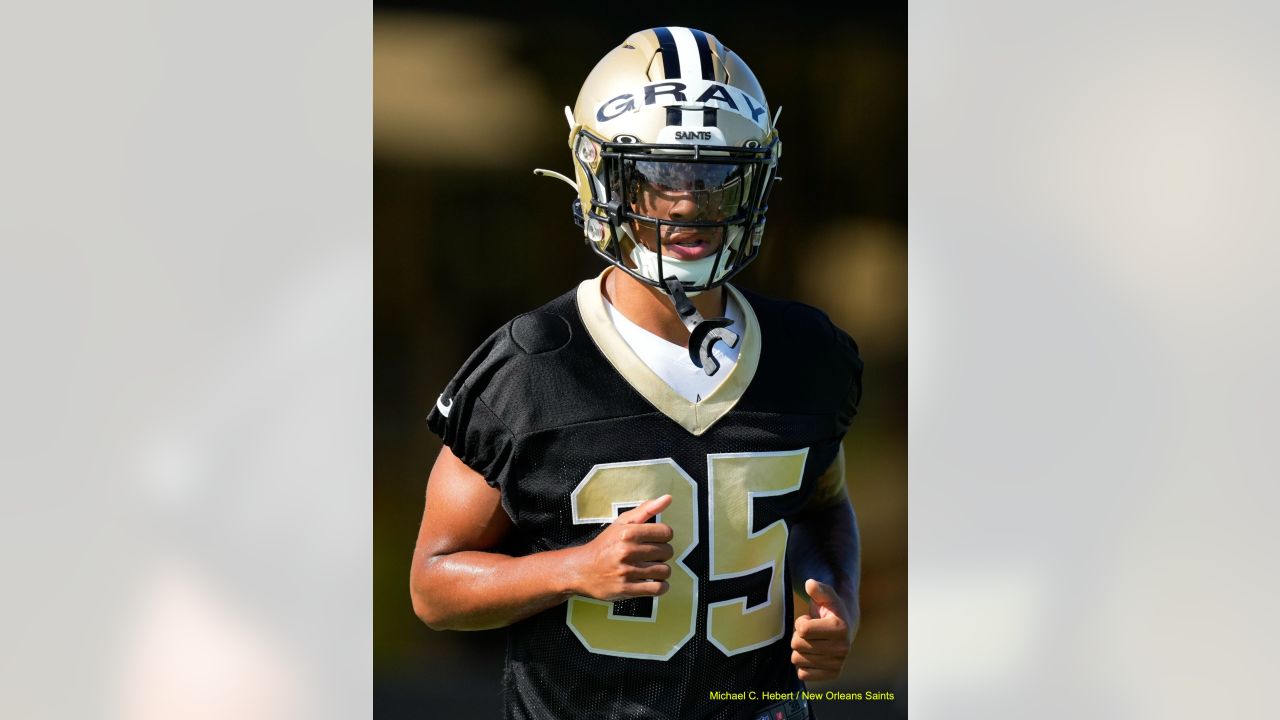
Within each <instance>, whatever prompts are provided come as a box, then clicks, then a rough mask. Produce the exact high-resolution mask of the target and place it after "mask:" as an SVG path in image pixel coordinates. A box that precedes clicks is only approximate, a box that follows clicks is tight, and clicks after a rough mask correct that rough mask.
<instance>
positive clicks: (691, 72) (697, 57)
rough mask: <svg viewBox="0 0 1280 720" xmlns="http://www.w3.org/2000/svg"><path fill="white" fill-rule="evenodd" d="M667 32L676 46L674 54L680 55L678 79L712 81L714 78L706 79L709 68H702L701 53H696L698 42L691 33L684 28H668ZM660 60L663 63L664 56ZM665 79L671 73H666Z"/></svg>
mask: <svg viewBox="0 0 1280 720" xmlns="http://www.w3.org/2000/svg"><path fill="white" fill-rule="evenodd" d="M667 31H668V32H670V33H671V38H672V40H674V41H675V44H676V52H678V53H679V55H680V75H679V77H697V78H703V79H711V80H714V79H715V77H714V76H712V77H711V78H707V71H708V70H710V69H711V68H709V67H703V66H702V53H699V52H698V41H697V39H696V38H694V37H693V31H692V30H690V29H689V28H686V27H669V28H667ZM662 59H663V62H665V61H666V59H667V58H666V56H665V55H664V56H663V58H662ZM695 73H697V74H696V75H695ZM667 77H668V78H671V77H672V75H671V73H667Z"/></svg>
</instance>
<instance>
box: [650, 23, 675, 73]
mask: <svg viewBox="0 0 1280 720" xmlns="http://www.w3.org/2000/svg"><path fill="white" fill-rule="evenodd" d="M653 33H654V34H655V35H657V36H658V46H659V47H660V48H662V71H663V72H664V73H666V76H667V77H666V79H667V80H670V79H672V78H678V77H680V51H679V50H678V49H677V48H676V39H675V38H673V37H671V31H670V30H669V29H667V28H664V27H660V28H654V29H653Z"/></svg>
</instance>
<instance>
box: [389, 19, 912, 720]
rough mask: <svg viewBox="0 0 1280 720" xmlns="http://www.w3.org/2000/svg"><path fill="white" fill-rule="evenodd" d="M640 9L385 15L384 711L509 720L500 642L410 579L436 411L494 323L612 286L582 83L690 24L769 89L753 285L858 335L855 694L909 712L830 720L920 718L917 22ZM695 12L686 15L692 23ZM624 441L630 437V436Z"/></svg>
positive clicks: (835, 710) (857, 707)
mask: <svg viewBox="0 0 1280 720" xmlns="http://www.w3.org/2000/svg"><path fill="white" fill-rule="evenodd" d="M680 7H681V9H680V10H679V11H678V12H669V13H667V14H652V15H650V14H645V13H639V12H636V11H635V10H634V8H633V7H632V6H630V5H627V4H615V5H603V6H597V7H588V6H580V7H579V8H577V9H572V10H571V9H563V10H546V9H535V8H527V9H524V10H519V11H511V12H509V13H505V14H493V13H490V14H486V15H481V14H477V13H475V12H471V11H468V10H467V9H466V7H465V6H464V5H463V4H461V3H458V4H457V5H456V6H454V7H449V6H448V5H440V4H436V5H434V6H433V7H430V8H428V7H426V6H424V5H421V4H410V3H382V4H379V5H376V6H375V12H374V97H373V103H374V138H373V145H374V148H373V149H374V153H373V178H374V402H375V408H374V450H375V453H374V455H375V457H374V513H375V515H374V647H373V653H374V704H375V712H376V715H377V717H379V718H380V719H381V720H390V719H393V718H410V717H413V718H420V717H429V716H435V715H439V714H445V713H447V714H449V715H451V716H461V717H500V716H501V701H500V682H501V672H502V662H503V652H504V635H503V632H502V631H500V630H499V631H491V632H483V633H456V632H439V633H438V632H434V631H432V630H430V629H428V628H427V627H426V626H425V625H423V624H422V623H421V622H419V621H418V619H417V618H416V617H415V616H414V614H413V610H412V608H411V606H410V603H409V593H408V573H409V565H410V560H411V555H412V552H413V545H414V540H415V538H416V534H417V528H418V523H419V520H420V518H421V513H422V504H423V495H424V490H425V481H426V478H427V475H428V472H429V471H430V468H431V464H432V462H433V460H434V458H435V455H436V453H437V452H438V451H439V448H440V443H439V440H438V439H437V438H436V437H435V436H434V435H432V434H431V432H430V431H429V430H428V429H427V427H426V423H425V420H424V419H425V417H426V414H427V412H428V410H429V409H430V408H431V406H432V404H433V403H434V402H435V399H436V397H437V396H438V394H439V393H440V391H441V389H442V388H443V387H444V385H445V383H446V382H447V381H448V380H449V378H450V377H451V376H452V374H453V372H454V371H455V370H456V369H457V368H458V366H459V365H460V364H461V363H462V361H463V360H464V359H465V358H466V357H467V355H469V354H470V352H471V351H472V350H473V349H474V348H475V346H476V345H477V344H479V342H480V341H481V340H483V339H484V338H485V337H486V336H487V335H489V333H491V332H492V331H493V330H494V329H495V328H496V327H498V326H499V325H501V324H502V323H504V322H506V321H507V320H509V319H510V318H512V317H514V316H515V315H517V314H520V313H522V312H525V311H527V310H530V309H533V308H534V307H537V306H538V305H541V304H542V303H545V302H547V301H548V300H550V299H552V298H554V297H556V296H557V295H559V294H561V293H563V292H564V291H566V290H568V289H569V288H570V287H572V286H574V285H576V284H577V283H578V282H579V281H580V280H581V279H582V278H584V277H587V276H589V275H594V274H596V273H598V272H599V270H600V269H601V267H602V261H600V260H598V259H597V258H596V257H595V256H593V255H592V254H591V253H590V252H589V251H588V250H587V248H586V247H585V246H584V244H583V240H582V236H581V233H580V231H579V230H578V229H577V228H576V227H575V226H574V224H573V221H572V219H571V217H570V212H569V207H570V202H571V201H572V199H573V197H572V191H570V190H569V188H567V187H566V186H565V185H564V184H563V183H560V182H559V181H555V180H549V179H545V178H537V177H535V176H534V175H533V174H532V172H531V171H532V169H533V168H534V167H545V168H549V169H554V170H558V171H560V172H564V173H566V174H571V173H570V165H569V155H568V146H567V144H566V142H567V138H568V130H569V128H568V125H567V124H566V122H565V119H564V112H563V109H562V108H563V106H565V105H572V104H573V103H574V101H575V100H576V98H577V92H578V88H579V87H580V85H581V83H582V81H583V79H585V78H586V75H587V73H588V72H589V71H590V70H591V68H592V67H593V66H594V64H595V63H596V61H597V60H599V59H600V58H601V57H602V56H603V55H604V54H605V53H606V52H608V51H609V50H610V49H611V48H613V47H614V46H616V45H617V44H619V43H620V42H621V41H622V40H623V39H624V38H625V37H626V36H627V35H629V34H630V33H632V32H634V31H636V30H640V29H643V28H646V27H653V26H656V25H664V24H669V25H685V26H690V27H696V28H699V29H702V30H706V31H707V32H710V33H712V34H713V35H715V36H716V37H717V38H719V39H720V40H721V41H722V42H724V43H725V44H726V45H727V46H728V47H729V48H731V49H733V50H734V51H736V52H737V53H739V54H740V55H741V56H742V57H743V59H744V60H746V62H747V64H748V65H750V66H751V68H752V70H753V71H754V72H755V74H756V76H757V78H759V80H760V83H761V85H762V86H763V87H764V89H765V92H766V94H767V98H768V101H769V104H770V106H771V108H773V109H776V108H777V107H778V106H779V105H781V106H782V107H783V108H784V110H783V113H782V117H781V119H780V120H779V123H778V127H779V130H780V132H781V135H782V139H783V146H784V153H783V159H782V163H781V171H780V174H781V175H782V177H783V179H784V181H783V182H782V183H781V184H780V185H779V186H778V187H777V188H776V189H775V190H774V192H773V195H772V198H771V203H770V209H769V229H768V231H767V232H766V233H765V244H764V247H763V249H762V252H761V256H760V258H759V259H758V260H756V262H755V263H754V264H753V265H752V266H751V267H750V268H749V269H747V270H746V271H744V272H743V273H742V274H741V275H739V276H738V278H737V279H736V280H735V282H736V284H739V285H742V286H746V287H751V288H753V289H756V290H758V291H760V292H763V293H765V294H769V295H774V296H781V297H790V298H795V299H798V300H802V301H804V302H808V303H811V304H813V305H817V306H818V307H820V308H822V309H824V310H826V311H827V312H828V313H829V314H830V315H831V317H832V319H833V320H834V321H835V322H836V323H837V324H838V325H840V326H841V327H842V328H844V329H845V330H847V331H848V332H849V333H850V334H852V335H853V337H854V338H855V339H856V340H857V341H858V343H859V345H860V347H861V350H862V354H863V359H864V361H865V363H866V370H865V377H864V382H865V389H864V399H863V404H862V407H861V413H860V415H859V417H858V419H857V420H856V421H855V423H854V426H853V429H852V430H851V431H850V434H849V436H848V438H847V439H846V441H845V449H846V452H847V453H848V457H849V464H848V482H849V491H850V496H851V497H852V499H853V503H854V506H855V509H856V510H857V513H858V519H859V523H860V526H861V530H862V544H863V550H862V553H863V585H862V609H863V621H862V628H861V630H860V632H859V634H858V637H857V640H856V641H855V644H854V650H853V654H852V655H851V658H850V661H849V663H848V664H847V665H846V668H845V671H844V673H843V675H842V676H841V678H840V680H838V681H836V682H833V683H828V684H821V685H814V689H828V688H831V689H843V690H854V691H874V690H879V691H891V692H893V693H894V694H895V696H896V698H897V699H896V700H895V701H893V702H835V701H833V702H820V703H818V708H817V712H818V714H819V717H820V718H821V719H823V720H827V719H830V718H842V717H859V718H891V717H902V716H905V715H906V694H907V678H906V667H907V657H906V648H907V624H906V602H907V594H906V581H907V543H906V529H907V525H906V523H907V502H906V500H907V486H906V470H907V467H906V400H907V395H906V358H907V354H906V323H907V311H906V289H907V285H906V282H907V279H906V269H907V240H906V238H907V235H906V191H907V182H906V181H907V175H906V173H907V170H906V168H907V146H906V137H907V119H906V110H907V107H906V82H907V67H906V9H905V5H892V6H890V5H884V6H879V5H876V6H867V5H861V6H857V7H846V8H844V9H834V8H833V9H832V10H831V11H829V12H825V13H822V14H814V13H811V12H805V11H804V9H803V8H799V7H794V8H773V9H771V10H768V11H751V10H750V9H749V8H748V7H747V6H743V5H737V6H733V7H734V8H735V11H734V12H716V11H714V9H712V8H710V7H706V8H703V9H699V8H698V7H695V6H694V5H693V4H689V3H686V4H684V5H683V6H680ZM686 7H687V8H689V9H685V8H686ZM620 441H621V439H620Z"/></svg>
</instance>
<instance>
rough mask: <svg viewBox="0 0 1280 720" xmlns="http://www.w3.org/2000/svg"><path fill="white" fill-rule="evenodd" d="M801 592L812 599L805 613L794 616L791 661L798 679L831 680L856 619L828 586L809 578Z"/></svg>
mask: <svg viewBox="0 0 1280 720" xmlns="http://www.w3.org/2000/svg"><path fill="white" fill-rule="evenodd" d="M804 591H805V592H806V593H808V595H809V598H810V600H811V601H812V602H811V603H810V604H809V614H808V615H801V616H800V617H798V618H796V631H795V634H793V635H792V636H791V664H792V665H795V666H796V671H797V674H798V675H799V676H800V679H801V680H833V679H835V678H836V676H838V675H839V674H840V668H842V667H844V660H845V658H846V657H848V655H849V646H850V645H852V644H853V631H854V627H853V626H854V623H855V622H856V620H855V619H854V618H852V617H851V613H850V612H849V609H848V608H847V607H845V603H844V600H841V599H840V596H839V595H837V594H836V591H835V590H833V589H832V588H831V586H830V585H827V584H825V583H820V582H818V581H817V580H813V579H809V580H806V581H805V583H804Z"/></svg>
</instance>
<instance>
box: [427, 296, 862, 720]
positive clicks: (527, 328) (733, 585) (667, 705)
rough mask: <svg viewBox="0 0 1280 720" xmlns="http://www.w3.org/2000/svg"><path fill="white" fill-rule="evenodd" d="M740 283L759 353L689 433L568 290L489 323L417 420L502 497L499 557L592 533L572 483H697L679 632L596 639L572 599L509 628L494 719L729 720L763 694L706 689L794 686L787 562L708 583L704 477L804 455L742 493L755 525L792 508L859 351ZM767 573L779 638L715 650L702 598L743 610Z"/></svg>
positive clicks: (852, 394) (819, 459)
mask: <svg viewBox="0 0 1280 720" xmlns="http://www.w3.org/2000/svg"><path fill="white" fill-rule="evenodd" d="M741 292H742V297H743V298H744V299H745V300H746V301H747V304H748V305H749V308H748V310H749V311H753V312H754V315H755V318H756V319H757V321H758V323H759V330H760V334H761V339H762V344H761V346H760V351H759V364H758V367H757V369H756V371H755V375H754V377H753V378H752V380H751V382H750V384H749V385H748V386H747V387H746V389H745V390H744V391H743V393H742V396H741V397H740V398H739V399H738V400H737V402H736V404H734V406H733V407H732V409H731V410H729V411H728V412H727V413H726V414H725V415H723V416H722V417H720V419H719V420H718V421H717V422H715V424H714V425H712V426H711V427H709V428H707V429H705V431H703V432H701V434H698V435H695V434H693V433H691V432H690V431H689V430H687V429H686V428H685V427H683V426H681V425H680V424H678V423H677V422H675V421H673V419H672V418H671V417H668V416H667V415H666V414H664V413H663V412H661V411H660V410H659V408H657V407H656V406H655V405H654V404H653V403H652V402H651V401H650V400H649V399H647V398H646V397H645V396H644V395H642V394H641V393H640V392H638V391H637V389H636V388H634V387H632V386H631V385H629V384H628V382H627V381H626V380H625V379H624V378H623V376H622V375H620V374H619V372H618V371H617V370H616V369H615V368H614V367H613V366H612V365H611V364H610V362H609V361H608V360H607V359H606V357H605V355H604V354H602V352H601V349H600V348H599V347H597V345H596V344H595V342H594V341H593V339H592V337H591V335H590V333H589V332H588V330H587V328H586V327H585V325H584V321H583V317H582V315H581V314H580V311H579V307H578V301H577V299H576V295H575V292H572V291H571V292H569V293H566V294H564V295H562V296H561V297H559V298H557V299H555V300H553V301H551V302H550V303H548V304H547V305H545V306H543V307H542V308H539V309H538V310H535V311H533V312H531V313H527V314H525V315H521V316H519V317H517V318H515V319H514V320H512V321H511V322H509V323H507V324H506V325H504V326H503V327H501V328H499V329H498V330H497V331H496V332H495V333H494V334H493V335H491V336H490V337H489V338H488V339H487V340H486V341H485V342H484V343H482V344H481V346H480V347H479V348H478V349H477V350H476V351H475V352H474V353H473V354H472V355H471V357H470V358H469V359H468V360H467V361H466V362H465V363H464V364H463V366H462V368H461V369H460V370H459V371H458V373H457V374H456V375H455V377H454V378H453V379H452V380H451V381H450V382H449V384H448V385H447V387H446V388H445V391H444V393H443V394H442V396H441V401H440V402H439V403H437V406H436V408H434V409H433V410H432V411H431V413H430V414H429V415H428V424H429V426H430V428H431V429H432V431H433V432H435V433H437V434H438V435H440V437H441V438H442V440H443V441H444V442H445V444H447V445H448V446H449V447H450V448H451V449H452V451H453V452H454V454H455V455H457V457H458V458H459V459H461V460H462V461H463V462H465V463H466V464H467V465H468V466H470V467H471V468H472V469H474V470H476V471H477V472H478V473H480V474H481V475H482V476H484V478H485V480H486V482H488V483H489V484H490V485H491V486H493V487H495V488H497V489H499V490H500V491H501V498H502V500H501V502H502V506H503V508H504V509H505V510H506V512H507V514H508V515H509V516H510V517H511V519H512V521H513V523H514V529H513V531H512V532H511V533H510V535H509V536H508V537H507V538H506V539H505V541H504V544H503V545H502V547H501V548H500V551H501V552H504V553H507V554H510V555H512V556H523V555H528V554H531V553H536V552H541V551H547V550H555V549H560V548H565V547H570V546H575V545H581V544H583V543H586V542H588V541H590V540H591V539H592V538H594V537H595V536H596V535H597V534H598V533H599V532H600V531H601V530H602V529H603V527H604V526H605V525H604V524H603V523H600V522H588V523H583V522H575V512H574V503H575V502H577V500H576V499H575V492H576V491H577V490H578V489H579V488H580V486H581V485H582V484H583V482H584V480H585V479H587V478H588V476H590V475H593V473H595V472H597V471H598V470H599V469H600V468H602V467H608V466H615V465H627V464H635V463H643V462H650V463H668V464H672V465H674V466H675V467H678V468H679V469H680V471H681V472H683V473H684V475H685V476H686V477H687V478H688V479H689V481H690V482H691V483H692V486H693V490H692V491H691V492H692V495H691V498H692V501H693V504H694V505H695V506H696V523H695V525H694V527H695V528H696V537H692V538H688V539H687V540H684V542H685V543H686V544H688V543H690V542H692V545H691V546H690V549H689V550H688V554H687V555H686V556H685V557H684V559H683V561H682V562H683V564H684V565H685V566H686V567H687V568H688V570H689V572H690V573H691V574H692V575H693V577H694V578H695V579H694V580H693V581H692V582H693V584H694V587H695V588H696V607H695V610H694V612H693V613H692V632H691V633H690V635H689V637H688V638H687V639H686V640H684V641H683V643H682V644H679V645H678V648H676V649H675V650H674V652H672V653H671V654H670V656H669V657H667V658H665V659H651V658H640V657H627V656H623V655H619V654H611V653H610V651H608V650H607V649H606V651H605V652H599V651H593V650H592V649H590V648H589V647H588V645H587V641H586V640H584V639H583V635H582V634H580V633H579V632H577V629H576V628H575V627H571V626H570V619H571V615H570V612H569V608H570V607H571V606H572V605H573V603H572V601H571V602H570V603H567V604H562V605H558V606H556V607H553V608H550V609H548V610H546V611H544V612H542V613H539V614H537V615H534V616H532V617H529V618H527V619H525V620H522V621H520V622H517V623H515V624H513V625H511V626H510V627H509V635H508V644H507V657H506V666H505V671H504V698H505V716H506V717H507V718H509V719H511V720H526V719H528V720H535V719H536V720H546V719H563V720H576V719H579V718H581V719H582V720H587V719H591V720H642V719H643V720H653V719H655V718H657V719H670V720H675V719H676V718H694V719H697V720H731V719H734V720H737V719H738V718H747V717H754V716H753V715H751V712H752V711H753V710H758V709H759V708H760V707H764V706H767V705H769V704H770V702H769V701H766V700H758V701H755V702H754V703H753V702H751V701H741V702H737V701H724V700H712V699H710V696H711V692H712V691H730V692H740V691H744V690H756V691H765V690H772V691H777V692H793V691H796V690H799V689H801V688H803V687H804V686H803V684H802V683H801V682H800V681H799V679H798V678H797V677H796V672H795V668H794V667H793V666H792V665H791V663H790V653H791V650H790V630H791V617H792V616H793V611H792V602H793V601H792V595H791V592H790V588H791V586H792V585H791V578H790V574H789V570H787V569H785V557H784V558H780V562H778V563H777V564H775V565H774V566H773V568H774V569H773V570H771V569H770V568H767V567H766V568H764V569H761V570H759V571H757V572H748V573H745V574H742V575H740V576H736V577H723V578H720V579H714V580H713V579H710V572H709V570H710V566H709V545H710V537H711V530H712V528H711V519H712V518H711V517H710V512H711V503H712V501H713V500H714V498H712V497H711V490H710V480H711V477H710V476H711V475H712V466H713V464H714V462H715V461H716V459H717V458H722V457H734V456H751V457H755V456H757V455H758V456H768V455H769V454H770V453H773V454H783V453H789V452H797V451H803V452H804V465H803V471H802V473H801V475H800V478H799V485H798V488H797V489H796V490H795V491H793V492H787V493H783V494H778V495H774V496H758V497H755V498H754V499H753V500H749V501H747V503H748V504H749V505H750V506H751V512H750V514H751V517H752V527H751V528H750V530H751V531H752V532H757V531H760V530H761V529H763V528H767V527H768V526H770V525H771V524H773V523H775V522H777V521H780V520H781V521H782V522H784V523H785V522H787V521H788V519H789V518H793V517H794V516H795V515H796V514H797V513H798V512H799V511H800V510H801V508H803V506H804V505H805V502H806V501H807V500H808V499H809V497H810V496H811V495H812V494H813V493H814V491H815V487H816V482H815V481H816V480H817V478H818V477H819V475H821V473H822V472H823V471H824V470H825V469H826V468H827V467H828V465H829V464H830V463H831V462H832V460H833V459H834V458H835V456H836V453H837V451H838V450H839V447H840V442H841V439H842V438H843V436H844V435H845V433H846V432H847V430H848V428H849V425H850V423H851V422H852V420H853V417H854V415H855V414H856V411H857V405H858V402H859V400H860V398H861V388H862V383H861V375H862V362H861V360H860V359H859V357H858V352H857V346H856V345H855V344H854V342H853V341H852V339H850V338H849V336H848V335H847V334H845V333H844V332H843V331H841V330H840V329H838V328H836V327H835V326H834V325H833V324H832V323H831V322H830V320H829V319H828V318H827V316H826V315H825V314H823V313H822V312H821V311H819V310H817V309H815V308H812V307H810V306H807V305H804V304H802V303H796V302H787V301H779V300H773V299H769V298H766V297H764V296H761V295H758V294H755V293H749V292H746V291H741ZM677 539H680V538H677ZM743 540H744V541H745V540H746V538H745V537H744V538H743ZM675 542H676V541H673V544H674V543H675ZM777 567H783V568H784V571H783V577H782V578H780V580H781V581H782V582H783V583H784V585H783V588H784V591H783V593H782V596H783V602H784V607H783V612H782V617H783V623H784V626H785V632H783V633H781V635H780V636H779V637H777V638H776V639H774V640H772V641H770V642H768V643H767V644H764V645H763V646H761V647H756V648H753V649H749V650H745V651H737V652H733V653H727V652H725V651H724V650H723V649H722V648H720V647H717V646H716V644H714V643H713V642H712V641H711V639H710V636H709V633H708V624H709V620H708V619H709V617H710V609H711V608H712V606H714V605H716V604H718V603H724V602H725V601H732V600H735V599H738V598H745V599H746V607H747V609H748V610H751V609H756V608H760V607H762V603H764V602H766V600H767V598H768V597H769V591H770V582H771V581H772V580H774V577H773V573H774V572H775V571H776V568H777ZM673 569H674V568H673ZM659 602H662V600H661V599H659ZM664 609H665V608H664ZM652 612H654V608H653V601H652V600H647V599H646V600H639V599H637V600H628V601H623V602H619V603H615V604H614V607H613V612H612V615H613V616H621V617H630V618H644V617H646V616H648V615H649V614H650V613H652ZM775 612H776V611H775ZM611 622H625V621H623V620H616V619H615V620H611ZM605 644H607V643H605Z"/></svg>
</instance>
